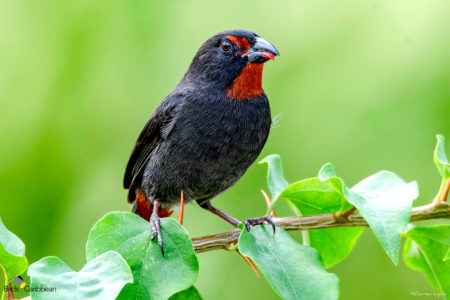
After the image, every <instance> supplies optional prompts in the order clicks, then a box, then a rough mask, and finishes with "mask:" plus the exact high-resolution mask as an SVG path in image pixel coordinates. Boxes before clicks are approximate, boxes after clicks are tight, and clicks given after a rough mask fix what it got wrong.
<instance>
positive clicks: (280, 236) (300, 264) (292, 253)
mask: <svg viewBox="0 0 450 300" xmlns="http://www.w3.org/2000/svg"><path fill="white" fill-rule="evenodd" d="M239 227H240V228H241V229H242V233H241V236H240V237H239V242H238V245H239V251H240V252H241V253H242V254H243V255H245V256H248V257H250V258H251V259H252V260H253V261H254V262H255V264H256V265H257V266H258V268H259V269H260V270H261V271H262V273H263V274H264V276H265V277H266V279H267V281H268V282H269V283H270V285H271V286H272V288H273V289H274V290H275V291H276V292H277V293H278V294H279V295H280V296H281V297H282V298H283V299H296V300H301V299H337V298H338V296H339V280H338V278H337V276H336V275H334V274H332V273H328V272H327V271H326V270H325V268H324V267H323V265H322V262H321V260H320V256H319V253H318V252H317V251H316V250H315V249H314V248H311V247H308V246H303V245H300V244H298V243H297V242H296V241H295V240H294V239H292V238H291V236H290V235H289V234H288V233H287V232H286V231H284V230H283V229H281V228H277V231H276V233H275V234H273V231H272V228H271V227H270V226H256V227H254V228H252V229H251V231H250V232H247V231H246V230H245V229H243V225H242V224H241V225H239Z"/></svg>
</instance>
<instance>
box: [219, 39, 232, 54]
mask: <svg viewBox="0 0 450 300" xmlns="http://www.w3.org/2000/svg"><path fill="white" fill-rule="evenodd" d="M220 47H221V48H222V50H223V51H225V52H228V51H230V49H231V43H230V41H227V40H225V41H223V42H222V45H220Z"/></svg>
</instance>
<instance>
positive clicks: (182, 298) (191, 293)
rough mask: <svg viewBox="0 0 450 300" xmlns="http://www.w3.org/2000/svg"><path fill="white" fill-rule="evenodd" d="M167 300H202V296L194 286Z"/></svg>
mask: <svg viewBox="0 0 450 300" xmlns="http://www.w3.org/2000/svg"><path fill="white" fill-rule="evenodd" d="M169 300H202V296H201V295H200V293H199V292H198V290H197V289H196V288H195V287H194V286H191V287H190V288H188V289H186V290H184V291H181V292H179V293H176V294H175V295H172V297H170V298H169Z"/></svg>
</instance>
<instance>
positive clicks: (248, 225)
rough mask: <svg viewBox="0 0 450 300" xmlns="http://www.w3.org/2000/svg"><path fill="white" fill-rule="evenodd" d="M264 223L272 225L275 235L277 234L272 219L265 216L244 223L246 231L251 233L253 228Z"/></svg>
mask: <svg viewBox="0 0 450 300" xmlns="http://www.w3.org/2000/svg"><path fill="white" fill-rule="evenodd" d="M264 223H268V224H270V225H272V228H273V234H275V228H276V226H275V223H274V222H273V220H272V218H271V217H269V216H264V217H260V218H254V219H253V218H250V219H248V220H247V221H244V225H245V229H247V231H250V229H252V227H253V226H255V225H262V224H264Z"/></svg>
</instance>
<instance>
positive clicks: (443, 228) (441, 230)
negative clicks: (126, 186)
mask: <svg viewBox="0 0 450 300" xmlns="http://www.w3.org/2000/svg"><path fill="white" fill-rule="evenodd" d="M406 236H407V240H406V243H405V247H404V249H403V258H404V260H405V263H406V264H407V265H408V266H409V267H410V268H411V269H414V270H419V271H421V272H423V273H425V275H426V276H427V279H428V281H429V282H430V284H431V285H432V286H433V287H434V288H435V289H436V290H438V291H443V292H444V293H445V294H446V295H450V261H449V260H444V259H443V258H444V257H445V256H446V254H447V252H448V249H449V247H450V225H437V226H428V227H415V228H412V229H410V230H408V231H407V232H406ZM447 297H448V296H447Z"/></svg>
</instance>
